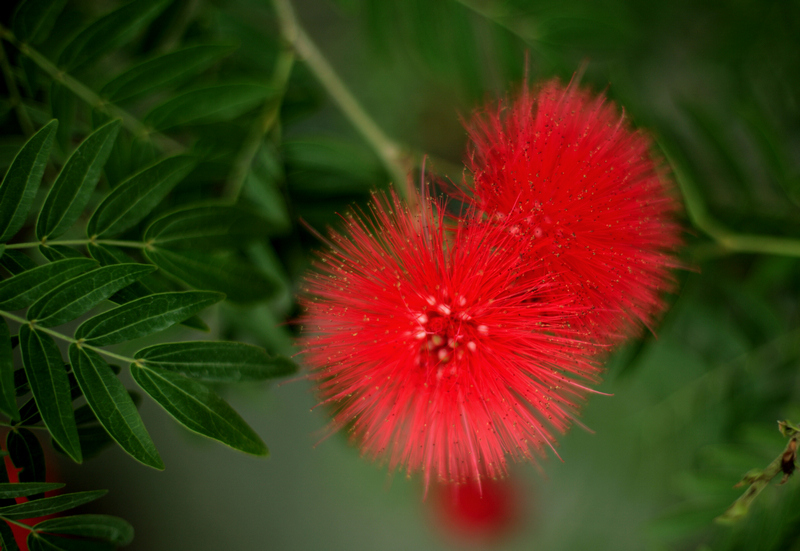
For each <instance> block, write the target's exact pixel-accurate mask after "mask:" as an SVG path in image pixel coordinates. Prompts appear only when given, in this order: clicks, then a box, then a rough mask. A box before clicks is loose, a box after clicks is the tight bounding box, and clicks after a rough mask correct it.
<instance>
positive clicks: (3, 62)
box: [0, 42, 34, 136]
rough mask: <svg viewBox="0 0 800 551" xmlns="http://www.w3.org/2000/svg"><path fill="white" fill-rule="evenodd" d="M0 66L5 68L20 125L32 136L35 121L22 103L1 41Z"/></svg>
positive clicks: (26, 133)
mask: <svg viewBox="0 0 800 551" xmlns="http://www.w3.org/2000/svg"><path fill="white" fill-rule="evenodd" d="M0 68H2V70H3V77H4V78H5V80H6V86H8V95H9V98H10V99H11V105H12V106H13V107H14V111H15V112H16V113H17V120H19V126H20V128H22V131H23V132H24V133H25V135H26V136H32V135H33V131H34V129H33V123H32V122H31V119H30V117H29V116H28V111H26V110H25V106H24V105H23V104H22V96H20V93H19V88H17V79H16V78H14V72H13V71H12V70H11V65H10V64H9V63H8V57H7V56H6V50H5V48H3V43H2V42H0Z"/></svg>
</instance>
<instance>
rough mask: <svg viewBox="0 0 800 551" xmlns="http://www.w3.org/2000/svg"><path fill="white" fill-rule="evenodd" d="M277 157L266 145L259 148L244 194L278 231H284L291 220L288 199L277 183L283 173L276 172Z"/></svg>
mask: <svg viewBox="0 0 800 551" xmlns="http://www.w3.org/2000/svg"><path fill="white" fill-rule="evenodd" d="M275 157H276V154H275V153H274V152H273V151H272V150H270V149H267V148H266V147H265V146H262V147H260V148H259V151H258V154H257V155H256V158H255V160H254V161H253V165H252V169H251V170H250V172H249V173H248V174H247V177H246V179H245V182H244V195H245V196H246V197H247V198H248V199H250V200H251V201H252V202H253V205H254V207H255V208H257V209H258V212H259V213H260V214H261V215H262V216H264V218H266V220H267V221H268V222H269V224H270V225H271V226H272V227H273V228H274V229H275V230H276V231H278V232H282V231H286V230H288V229H289V228H290V227H291V221H290V219H289V213H288V211H287V209H286V201H285V199H284V198H283V194H282V193H281V191H280V189H279V188H278V185H277V179H278V178H282V175H280V174H276V173H278V172H279V171H280V169H279V167H275V166H274V165H276V164H278V160H277V159H276V158H275Z"/></svg>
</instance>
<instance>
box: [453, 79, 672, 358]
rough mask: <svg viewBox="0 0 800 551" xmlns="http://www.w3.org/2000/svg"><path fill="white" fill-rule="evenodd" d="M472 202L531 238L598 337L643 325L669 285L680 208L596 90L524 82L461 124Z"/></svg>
mask: <svg viewBox="0 0 800 551" xmlns="http://www.w3.org/2000/svg"><path fill="white" fill-rule="evenodd" d="M467 128H468V132H469V136H470V138H471V139H472V141H473V146H472V148H471V151H470V153H469V155H468V165H469V167H470V169H471V171H472V173H473V176H474V182H473V183H471V184H469V185H468V186H466V191H467V195H468V197H469V198H470V200H471V202H473V203H474V205H475V206H476V207H477V208H478V209H479V210H480V211H482V212H483V213H484V215H485V216H486V218H487V219H488V220H490V221H498V222H499V223H501V224H502V225H503V226H505V227H507V228H509V231H512V232H514V233H517V234H519V235H520V237H522V238H524V239H525V240H527V241H528V242H530V243H535V251H530V252H529V253H528V255H529V256H535V257H536V258H538V259H539V260H540V262H539V271H538V272H534V274H535V275H536V276H538V277H540V278H548V277H549V278H551V279H552V281H553V283H554V284H557V285H559V286H560V287H561V288H563V289H564V290H565V291H566V292H568V293H570V294H572V295H573V296H574V297H575V300H576V301H577V304H578V305H580V306H582V308H577V309H576V311H577V312H578V313H579V316H578V318H577V319H576V320H575V324H576V327H578V328H581V329H582V330H583V331H584V334H588V335H589V336H590V337H591V338H592V339H593V340H594V341H595V342H596V343H599V344H601V345H609V344H615V343H617V342H619V341H620V340H621V339H623V338H625V337H627V336H631V335H634V334H636V333H638V332H639V329H640V328H641V326H642V324H644V325H646V326H650V327H651V326H652V324H653V322H654V321H655V318H656V317H657V316H658V315H659V314H660V313H661V312H662V311H663V309H664V303H663V300H662V297H661V296H662V293H663V292H664V291H665V290H670V289H671V288H672V287H673V279H672V277H671V275H670V268H673V267H675V266H676V265H677V261H676V259H675V257H674V251H675V249H676V248H677V246H678V245H679V243H680V241H681V240H680V227H679V225H678V224H677V222H676V220H675V217H676V214H677V213H678V212H679V211H680V205H679V203H678V201H677V200H676V198H675V197H674V196H673V194H672V192H671V189H670V183H669V180H668V179H667V178H666V177H665V175H664V169H663V167H662V165H661V164H660V163H659V162H658V161H657V160H656V159H655V158H654V157H653V156H652V155H651V153H650V149H651V145H652V144H651V140H650V139H649V138H648V137H647V136H646V135H645V134H642V133H641V132H636V131H634V130H632V129H631V127H630V125H629V124H628V121H627V120H626V118H625V116H624V115H620V114H619V113H618V111H617V109H616V107H615V106H614V104H613V103H612V102H609V101H607V100H606V99H605V97H603V96H602V95H599V96H598V95H593V94H591V93H590V92H588V91H585V90H582V89H580V88H578V87H577V86H575V85H569V86H566V87H565V86H563V85H561V84H560V83H558V82H557V81H551V82H548V83H545V84H544V85H543V86H541V88H539V89H538V91H532V90H531V89H528V88H523V89H522V91H521V92H520V93H519V94H518V95H517V96H516V97H515V98H514V99H513V100H512V101H505V102H500V104H499V105H498V106H497V107H496V108H487V109H485V110H482V111H480V112H478V113H477V114H476V115H475V117H474V118H473V119H472V121H471V122H469V123H468V125H467Z"/></svg>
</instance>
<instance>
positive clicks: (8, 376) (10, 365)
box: [0, 318, 19, 421]
mask: <svg viewBox="0 0 800 551" xmlns="http://www.w3.org/2000/svg"><path fill="white" fill-rule="evenodd" d="M15 388H16V385H14V355H13V353H12V352H11V333H10V332H9V331H8V324H7V323H6V320H5V318H3V319H0V411H2V412H3V413H4V414H6V415H8V416H9V417H11V419H13V420H14V421H19V408H18V407H17V395H16V391H15Z"/></svg>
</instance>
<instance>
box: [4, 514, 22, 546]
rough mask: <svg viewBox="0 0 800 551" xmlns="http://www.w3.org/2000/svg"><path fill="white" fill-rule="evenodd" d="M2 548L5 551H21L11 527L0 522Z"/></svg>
mask: <svg viewBox="0 0 800 551" xmlns="http://www.w3.org/2000/svg"><path fill="white" fill-rule="evenodd" d="M0 546H2V549H3V551H19V546H18V545H17V540H16V539H14V532H13V531H12V530H11V526H10V525H9V524H8V523H7V522H3V521H2V520H0Z"/></svg>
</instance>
